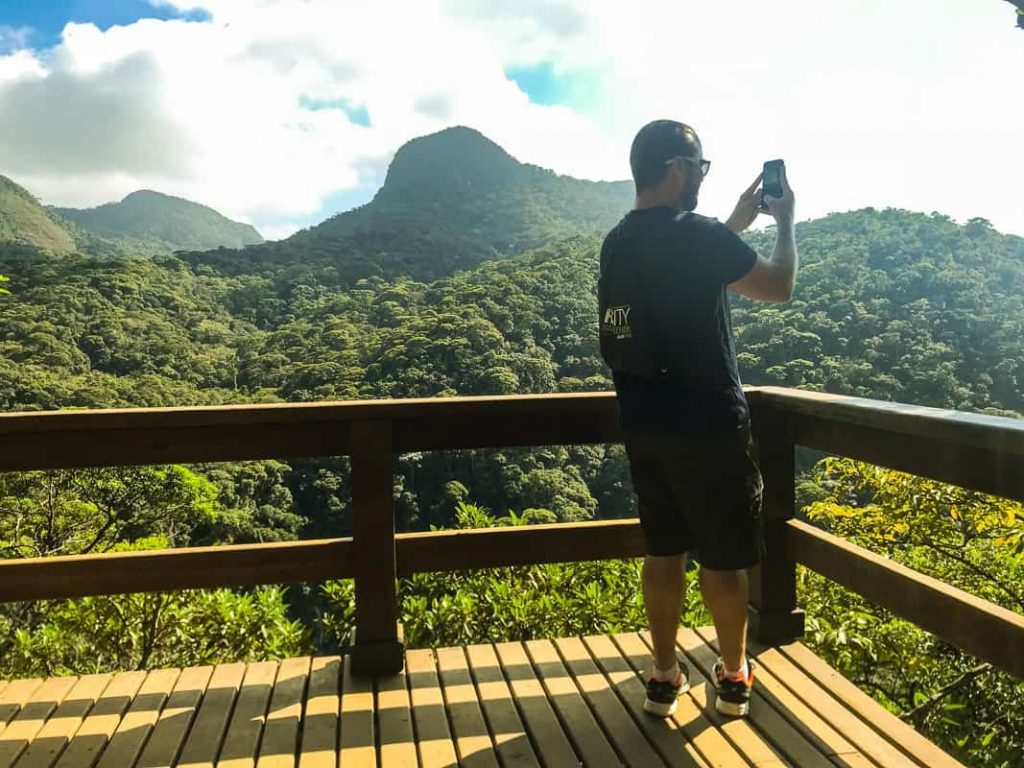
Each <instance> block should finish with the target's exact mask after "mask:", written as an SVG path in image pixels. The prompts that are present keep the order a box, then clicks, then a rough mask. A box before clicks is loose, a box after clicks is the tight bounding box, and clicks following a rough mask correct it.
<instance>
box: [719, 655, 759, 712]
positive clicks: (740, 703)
mask: <svg viewBox="0 0 1024 768" xmlns="http://www.w3.org/2000/svg"><path fill="white" fill-rule="evenodd" d="M747 666H748V667H749V670H748V672H747V679H746V680H733V679H730V678H726V676H725V663H724V662H723V661H722V660H721V659H719V660H718V661H717V662H715V668H714V673H715V690H716V692H717V693H718V696H717V697H716V699H715V709H717V710H718V711H719V712H721V713H722V714H723V715H728V716H729V717H744V716H745V715H746V714H747V713H748V712H749V711H750V690H751V689H752V688H753V687H754V662H753V661H751V660H750V659H747Z"/></svg>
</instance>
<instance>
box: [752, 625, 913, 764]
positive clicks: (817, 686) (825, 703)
mask: <svg viewBox="0 0 1024 768" xmlns="http://www.w3.org/2000/svg"><path fill="white" fill-rule="evenodd" d="M751 651H752V652H753V653H754V654H755V658H756V659H757V663H758V667H759V671H758V681H762V680H763V679H764V674H765V673H770V674H772V675H774V676H775V677H776V678H777V679H778V680H780V681H781V682H782V684H783V685H785V686H786V688H787V689H789V690H790V691H792V692H793V693H794V694H795V695H796V696H797V697H799V698H800V700H801V701H802V702H804V703H805V704H806V705H807V706H808V707H810V708H811V709H813V710H814V711H815V712H817V713H819V714H820V715H821V716H822V717H824V718H826V719H827V720H828V722H829V724H830V725H831V726H832V727H834V728H835V729H836V730H837V731H838V732H839V733H841V734H842V735H843V736H844V737H845V738H847V739H849V741H850V742H851V743H852V744H853V745H855V746H856V748H857V750H858V751H860V752H862V753H863V754H864V755H865V756H866V757H868V758H870V759H871V760H873V761H874V762H875V763H877V764H878V765H880V766H884V767H885V768H889V767H890V766H892V768H903V767H904V766H917V763H915V762H914V761H912V760H910V759H909V758H907V757H906V756H905V755H903V754H901V753H900V752H899V750H897V749H896V748H895V747H893V746H892V745H891V744H890V743H889V742H887V741H886V740H885V739H884V738H883V737H882V736H880V735H879V734H878V733H876V732H875V731H874V730H873V729H872V728H871V727H870V726H868V725H867V724H866V723H865V722H864V721H863V720H861V719H860V718H859V717H857V716H856V715H855V714H854V713H853V712H851V711H850V710H849V709H847V708H846V707H845V706H844V705H843V704H842V703H841V702H840V701H839V700H838V699H836V698H834V697H833V696H832V694H831V692H830V691H829V690H828V688H826V687H825V686H824V685H823V684H822V682H821V681H818V680H816V679H814V678H812V677H810V676H809V675H807V674H805V673H804V672H803V670H801V669H800V668H799V667H798V666H796V665H795V664H793V663H792V662H791V661H790V660H789V659H787V658H786V656H785V655H784V654H783V653H782V652H781V651H779V650H778V649H777V648H766V647H762V646H760V645H757V644H755V645H752V646H751Z"/></svg>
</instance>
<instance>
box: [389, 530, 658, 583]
mask: <svg viewBox="0 0 1024 768" xmlns="http://www.w3.org/2000/svg"><path fill="white" fill-rule="evenodd" d="M395 545H396V550H397V556H398V575H399V576H408V575H410V574H413V573H424V572H430V571H433V572H445V571H462V570H468V569H472V568H497V567H504V566H510V565H532V564H536V563H571V562H580V561H587V560H609V559H612V558H626V557H639V556H641V555H642V554H643V553H644V540H643V531H642V530H641V529H640V523H639V522H638V521H637V520H636V519H632V520H600V521H591V522H586V523H554V524H550V525H529V526H516V527H510V528H484V529H480V530H463V531H430V532H426V533H402V534H398V536H397V537H396V543H395Z"/></svg>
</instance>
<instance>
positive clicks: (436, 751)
mask: <svg viewBox="0 0 1024 768" xmlns="http://www.w3.org/2000/svg"><path fill="white" fill-rule="evenodd" d="M405 658H406V675H407V677H408V681H409V692H410V694H411V696H412V708H413V709H412V715H413V718H414V719H415V722H416V748H417V751H418V753H419V758H420V765H421V766H422V768H444V766H451V765H455V764H456V762H457V758H456V755H455V742H454V741H452V734H451V730H450V729H449V727H448V715H447V713H446V712H445V708H444V697H443V696H442V695H441V685H440V683H439V682H438V679H437V666H436V663H435V661H434V652H433V651H432V650H430V649H429V648H428V649H423V650H416V651H407V652H406V654H405ZM407 765H412V763H407Z"/></svg>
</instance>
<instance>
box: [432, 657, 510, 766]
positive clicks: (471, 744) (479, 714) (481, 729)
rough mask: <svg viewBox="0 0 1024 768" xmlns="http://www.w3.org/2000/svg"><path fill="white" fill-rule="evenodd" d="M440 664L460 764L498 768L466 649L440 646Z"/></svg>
mask: <svg viewBox="0 0 1024 768" xmlns="http://www.w3.org/2000/svg"><path fill="white" fill-rule="evenodd" d="M437 666H438V669H439V670H440V675H441V691H442V694H443V695H444V701H445V708H446V709H447V711H448V717H449V720H450V721H451V727H452V735H453V736H454V737H455V749H456V751H457V752H458V755H459V765H461V766H464V768H498V758H497V752H496V751H495V747H494V741H493V739H491V735H490V733H489V732H488V730H487V723H486V722H485V721H484V713H483V710H482V709H481V708H480V701H479V699H478V697H477V693H476V686H475V685H473V678H472V677H471V676H470V674H469V664H468V663H467V661H466V652H465V650H464V649H462V648H439V649H437Z"/></svg>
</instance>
